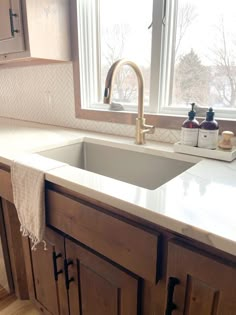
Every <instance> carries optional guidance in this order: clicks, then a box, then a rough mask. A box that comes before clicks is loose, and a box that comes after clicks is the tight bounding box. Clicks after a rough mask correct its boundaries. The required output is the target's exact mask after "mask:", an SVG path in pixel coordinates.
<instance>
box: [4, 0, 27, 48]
mask: <svg viewBox="0 0 236 315" xmlns="http://www.w3.org/2000/svg"><path fill="white" fill-rule="evenodd" d="M21 12H22V11H21V4H20V0H1V2H0V54H7V53H14V52H19V51H24V50H25V44H24V34H23V25H22V16H21Z"/></svg>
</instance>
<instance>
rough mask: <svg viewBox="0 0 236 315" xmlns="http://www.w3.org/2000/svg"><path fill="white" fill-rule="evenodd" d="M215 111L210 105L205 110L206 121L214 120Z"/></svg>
mask: <svg viewBox="0 0 236 315" xmlns="http://www.w3.org/2000/svg"><path fill="white" fill-rule="evenodd" d="M214 116H215V112H214V110H213V108H212V107H210V108H209V109H208V111H207V112H206V121H212V120H214Z"/></svg>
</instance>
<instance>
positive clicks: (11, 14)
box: [9, 9, 19, 37]
mask: <svg viewBox="0 0 236 315" xmlns="http://www.w3.org/2000/svg"><path fill="white" fill-rule="evenodd" d="M9 16H10V25H11V35H12V36H13V37H14V36H15V33H19V30H15V28H14V21H13V18H14V17H17V14H16V13H13V12H12V9H9Z"/></svg>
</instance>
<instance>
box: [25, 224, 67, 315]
mask: <svg viewBox="0 0 236 315" xmlns="http://www.w3.org/2000/svg"><path fill="white" fill-rule="evenodd" d="M46 239H47V250H44V246H43V244H40V245H38V246H37V250H36V251H32V252H31V260H32V270H33V278H34V287H35V300H36V302H38V303H39V304H38V306H40V307H43V308H44V309H46V310H47V311H48V312H49V313H50V314H53V315H59V314H60V315H68V314H69V312H68V300H67V292H66V288H65V282H64V277H63V273H64V271H63V262H64V259H65V256H64V238H63V237H62V236H60V235H59V234H57V233H55V232H54V231H52V230H50V229H47V230H46Z"/></svg>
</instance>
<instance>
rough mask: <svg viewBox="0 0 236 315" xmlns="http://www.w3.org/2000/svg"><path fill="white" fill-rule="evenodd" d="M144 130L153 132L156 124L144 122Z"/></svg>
mask: <svg viewBox="0 0 236 315" xmlns="http://www.w3.org/2000/svg"><path fill="white" fill-rule="evenodd" d="M142 129H143V131H144V132H146V133H151V134H153V133H154V132H155V126H153V125H146V124H143V128H142Z"/></svg>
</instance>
